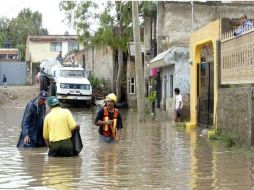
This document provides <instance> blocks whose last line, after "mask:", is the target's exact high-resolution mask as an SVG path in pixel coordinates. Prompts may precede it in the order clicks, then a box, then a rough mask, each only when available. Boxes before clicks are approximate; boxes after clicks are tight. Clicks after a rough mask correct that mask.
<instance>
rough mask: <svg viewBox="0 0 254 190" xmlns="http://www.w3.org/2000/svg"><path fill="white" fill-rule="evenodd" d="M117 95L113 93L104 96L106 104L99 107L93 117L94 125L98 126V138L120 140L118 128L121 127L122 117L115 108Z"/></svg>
mask: <svg viewBox="0 0 254 190" xmlns="http://www.w3.org/2000/svg"><path fill="white" fill-rule="evenodd" d="M116 101H117V97H116V95H115V94H114V93H111V94H109V95H107V96H106V101H105V102H106V106H105V107H103V108H101V109H100V110H99V112H98V114H97V117H96V119H95V125H97V126H99V134H100V140H101V141H104V142H107V143H114V142H118V141H119V140H120V129H122V128H123V125H122V117H121V115H120V113H119V111H118V109H116V108H115V104H116Z"/></svg>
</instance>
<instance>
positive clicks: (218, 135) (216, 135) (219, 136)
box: [208, 127, 236, 148]
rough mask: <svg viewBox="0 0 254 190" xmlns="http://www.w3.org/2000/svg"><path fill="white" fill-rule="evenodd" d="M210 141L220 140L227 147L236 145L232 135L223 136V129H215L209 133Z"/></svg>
mask: <svg viewBox="0 0 254 190" xmlns="http://www.w3.org/2000/svg"><path fill="white" fill-rule="evenodd" d="M208 139H209V140H219V141H221V142H222V143H223V144H224V145H225V146H226V147H229V148H231V147H233V146H234V145H236V141H235V138H234V137H233V136H232V135H230V134H223V133H222V132H221V129H219V128H217V127H216V128H215V127H214V128H213V129H212V130H210V131H208Z"/></svg>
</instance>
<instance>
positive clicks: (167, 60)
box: [149, 47, 189, 69]
mask: <svg viewBox="0 0 254 190" xmlns="http://www.w3.org/2000/svg"><path fill="white" fill-rule="evenodd" d="M178 54H186V55H188V54H189V50H188V48H187V47H171V48H170V49H168V50H166V51H163V52H161V53H160V54H158V55H157V56H156V57H154V58H153V59H151V60H150V62H149V68H151V69H152V68H161V67H166V66H169V65H174V64H176V63H177V55H178Z"/></svg>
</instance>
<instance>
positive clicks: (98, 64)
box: [93, 48, 115, 89]
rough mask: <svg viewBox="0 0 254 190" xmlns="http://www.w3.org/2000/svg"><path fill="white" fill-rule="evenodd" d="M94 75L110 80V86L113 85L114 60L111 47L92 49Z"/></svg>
mask: <svg viewBox="0 0 254 190" xmlns="http://www.w3.org/2000/svg"><path fill="white" fill-rule="evenodd" d="M93 67H94V68H93V73H94V76H95V77H97V78H104V79H105V80H107V81H109V82H110V85H111V88H112V89H114V85H115V80H114V79H115V70H114V68H115V60H114V52H113V50H112V49H111V48H101V49H98V48H97V49H95V50H94V66H93Z"/></svg>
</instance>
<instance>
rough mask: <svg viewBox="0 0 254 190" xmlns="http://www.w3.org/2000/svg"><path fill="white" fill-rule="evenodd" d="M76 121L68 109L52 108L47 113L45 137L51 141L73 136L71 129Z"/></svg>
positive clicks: (44, 128) (44, 126) (44, 129)
mask: <svg viewBox="0 0 254 190" xmlns="http://www.w3.org/2000/svg"><path fill="white" fill-rule="evenodd" d="M75 127H76V122H75V120H74V118H73V116H72V114H71V112H70V111H69V110H68V109H63V108H61V107H55V108H52V109H51V111H50V112H49V113H48V114H47V115H46V117H45V119H44V125H43V137H44V139H46V140H49V141H50V142H56V141H60V140H64V139H68V138H70V137H71V130H72V129H74V128H75Z"/></svg>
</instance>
